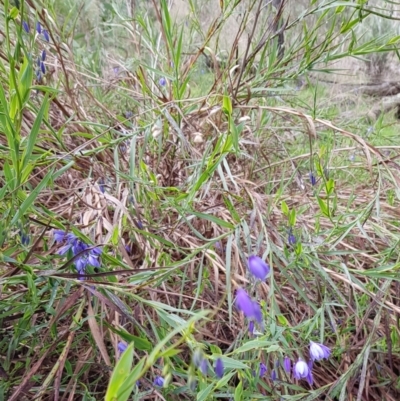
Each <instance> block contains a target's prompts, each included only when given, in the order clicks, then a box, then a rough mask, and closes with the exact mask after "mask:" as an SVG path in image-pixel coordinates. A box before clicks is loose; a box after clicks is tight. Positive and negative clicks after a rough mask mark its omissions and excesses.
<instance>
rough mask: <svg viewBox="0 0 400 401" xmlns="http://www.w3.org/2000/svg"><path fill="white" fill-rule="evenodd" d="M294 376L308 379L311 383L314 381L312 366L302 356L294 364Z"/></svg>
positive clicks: (298, 378)
mask: <svg viewBox="0 0 400 401" xmlns="http://www.w3.org/2000/svg"><path fill="white" fill-rule="evenodd" d="M293 376H294V377H295V379H297V380H300V379H307V381H308V383H309V384H310V385H312V383H313V377H312V372H311V368H310V366H309V365H308V364H307V363H305V362H304V361H303V360H302V359H301V358H299V360H298V361H297V362H296V363H295V365H294V366H293Z"/></svg>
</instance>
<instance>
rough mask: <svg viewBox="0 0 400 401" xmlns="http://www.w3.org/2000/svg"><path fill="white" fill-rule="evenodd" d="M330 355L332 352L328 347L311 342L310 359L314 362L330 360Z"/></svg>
mask: <svg viewBox="0 0 400 401" xmlns="http://www.w3.org/2000/svg"><path fill="white" fill-rule="evenodd" d="M330 354H331V350H330V349H329V348H328V347H327V346H326V345H323V344H319V343H315V342H313V341H310V357H311V359H312V360H313V361H319V360H321V359H324V358H326V359H328V358H329V355H330Z"/></svg>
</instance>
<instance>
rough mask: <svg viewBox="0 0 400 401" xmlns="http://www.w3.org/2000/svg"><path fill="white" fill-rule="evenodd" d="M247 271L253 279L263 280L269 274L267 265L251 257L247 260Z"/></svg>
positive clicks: (253, 256)
mask: <svg viewBox="0 0 400 401" xmlns="http://www.w3.org/2000/svg"><path fill="white" fill-rule="evenodd" d="M248 264H249V270H250V272H251V273H252V274H253V276H254V277H256V278H259V279H260V280H265V279H266V278H267V276H268V274H269V270H270V269H269V265H268V263H266V262H264V261H263V260H262V259H261V258H260V257H258V256H255V255H252V256H250V257H249V260H248Z"/></svg>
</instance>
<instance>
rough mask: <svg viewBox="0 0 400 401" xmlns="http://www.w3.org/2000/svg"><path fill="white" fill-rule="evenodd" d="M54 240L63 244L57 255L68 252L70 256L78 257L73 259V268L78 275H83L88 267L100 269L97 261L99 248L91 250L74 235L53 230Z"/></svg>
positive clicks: (99, 253)
mask: <svg viewBox="0 0 400 401" xmlns="http://www.w3.org/2000/svg"><path fill="white" fill-rule="evenodd" d="M54 239H55V241H56V242H58V243H61V242H64V243H65V244H64V245H63V246H62V247H61V248H60V249H59V250H58V254H59V255H64V254H65V253H67V252H68V251H71V252H72V256H77V255H79V257H78V258H77V259H75V267H76V270H77V271H78V273H79V274H84V273H85V270H86V268H87V266H89V265H90V266H93V267H100V260H99V259H100V255H101V253H102V250H101V249H100V248H98V247H95V248H91V247H90V246H89V245H87V244H85V243H84V242H83V241H81V240H80V239H79V238H78V237H77V236H76V235H75V234H72V233H66V232H65V231H63V230H55V231H54Z"/></svg>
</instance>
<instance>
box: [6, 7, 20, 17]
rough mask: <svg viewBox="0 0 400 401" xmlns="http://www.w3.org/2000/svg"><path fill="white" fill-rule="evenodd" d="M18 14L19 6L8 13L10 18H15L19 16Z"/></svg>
mask: <svg viewBox="0 0 400 401" xmlns="http://www.w3.org/2000/svg"><path fill="white" fill-rule="evenodd" d="M18 14H19V10H18V8H17V7H13V8H12V9H11V10H10V14H8V18H10V19H15V18H17V17H18Z"/></svg>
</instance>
